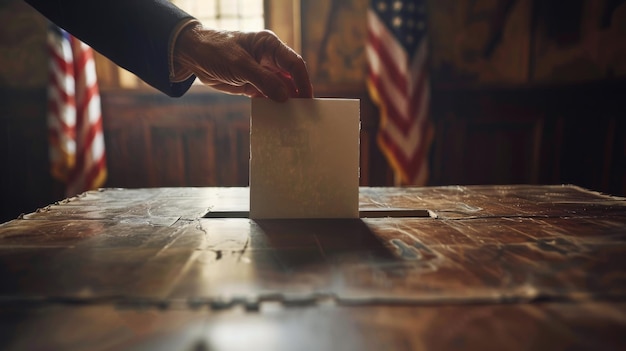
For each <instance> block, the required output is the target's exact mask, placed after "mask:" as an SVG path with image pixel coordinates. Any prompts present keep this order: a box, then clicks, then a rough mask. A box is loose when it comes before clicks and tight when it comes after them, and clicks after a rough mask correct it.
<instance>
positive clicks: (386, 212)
mask: <svg viewBox="0 0 626 351" xmlns="http://www.w3.org/2000/svg"><path fill="white" fill-rule="evenodd" d="M436 217H437V216H436V215H435V214H434V212H432V211H429V210H426V209H411V208H367V209H360V210H359V218H436ZM202 218H250V211H232V210H227V211H219V210H218V211H209V212H207V213H206V214H205V215H204V216H202ZM303 219H304V218H303Z"/></svg>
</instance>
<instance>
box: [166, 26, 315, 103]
mask: <svg viewBox="0 0 626 351" xmlns="http://www.w3.org/2000/svg"><path fill="white" fill-rule="evenodd" d="M174 68H175V71H176V72H177V73H182V74H183V75H184V74H189V73H193V74H195V75H196V77H198V79H200V81H201V82H202V83H204V84H206V85H208V86H211V87H213V88H215V89H217V90H220V91H223V92H226V93H230V94H239V95H246V96H249V97H263V96H264V97H268V98H270V99H272V100H275V101H281V102H282V101H285V100H287V99H288V98H290V97H300V98H312V97H313V87H312V86H311V81H310V79H309V74H308V72H307V69H306V65H305V63H304V60H303V59H302V57H301V56H300V55H298V54H297V53H296V52H295V51H293V50H292V49H291V48H289V47H288V46H287V45H285V43H283V42H282V41H281V40H280V39H278V37H277V36H276V35H275V34H274V33H272V32H270V31H261V32H249V33H248V32H237V31H216V30H209V29H205V28H203V27H202V25H200V24H194V25H192V26H190V27H189V28H186V29H184V30H183V32H182V33H181V34H180V36H179V37H178V39H177V41H176V46H175V48H174Z"/></svg>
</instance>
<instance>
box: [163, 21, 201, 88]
mask: <svg viewBox="0 0 626 351" xmlns="http://www.w3.org/2000/svg"><path fill="white" fill-rule="evenodd" d="M199 23H200V21H198V20H197V19H195V18H187V19H184V20H182V21H180V22H179V23H178V24H177V25H176V27H174V30H173V31H172V34H171V35H170V42H169V57H168V62H169V69H170V82H171V83H180V82H183V81H185V80H187V79H189V77H191V76H192V75H193V73H191V72H183V71H181V70H180V68H178V69H177V67H175V65H174V48H175V47H176V40H177V39H178V36H179V35H180V33H181V32H182V31H183V29H185V28H187V27H188V26H190V25H192V24H199Z"/></svg>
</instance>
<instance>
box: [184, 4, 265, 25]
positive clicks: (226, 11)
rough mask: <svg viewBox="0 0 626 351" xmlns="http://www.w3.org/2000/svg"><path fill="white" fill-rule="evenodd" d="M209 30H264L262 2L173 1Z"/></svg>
mask: <svg viewBox="0 0 626 351" xmlns="http://www.w3.org/2000/svg"><path fill="white" fill-rule="evenodd" d="M172 2H173V3H174V4H176V5H177V6H178V7H180V8H181V9H183V10H185V11H187V12H188V13H190V14H193V15H194V16H195V17H196V18H197V19H198V20H200V22H202V24H204V25H205V26H206V27H209V28H219V29H229V30H242V31H255V30H262V29H263V28H265V21H264V17H263V0H173V1H172Z"/></svg>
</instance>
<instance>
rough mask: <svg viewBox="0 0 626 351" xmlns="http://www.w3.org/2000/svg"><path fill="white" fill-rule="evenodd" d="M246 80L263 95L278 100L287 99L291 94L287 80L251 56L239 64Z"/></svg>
mask: <svg viewBox="0 0 626 351" xmlns="http://www.w3.org/2000/svg"><path fill="white" fill-rule="evenodd" d="M239 67H240V68H241V70H242V72H241V73H242V76H244V77H246V79H245V80H246V82H247V83H249V84H250V85H252V86H254V87H255V88H256V89H257V90H258V91H259V92H261V94H263V95H264V96H266V97H268V98H270V99H272V100H274V101H278V102H284V101H287V99H288V98H289V97H292V96H293V94H292V93H290V91H293V88H290V84H288V81H285V80H284V78H281V77H279V76H278V75H277V74H276V73H275V72H272V71H270V70H269V69H267V68H265V67H263V66H261V65H260V64H259V63H257V62H256V61H255V60H254V59H252V57H250V58H249V59H248V60H246V63H242V64H241V65H240V66H239ZM249 96H250V95H249Z"/></svg>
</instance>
